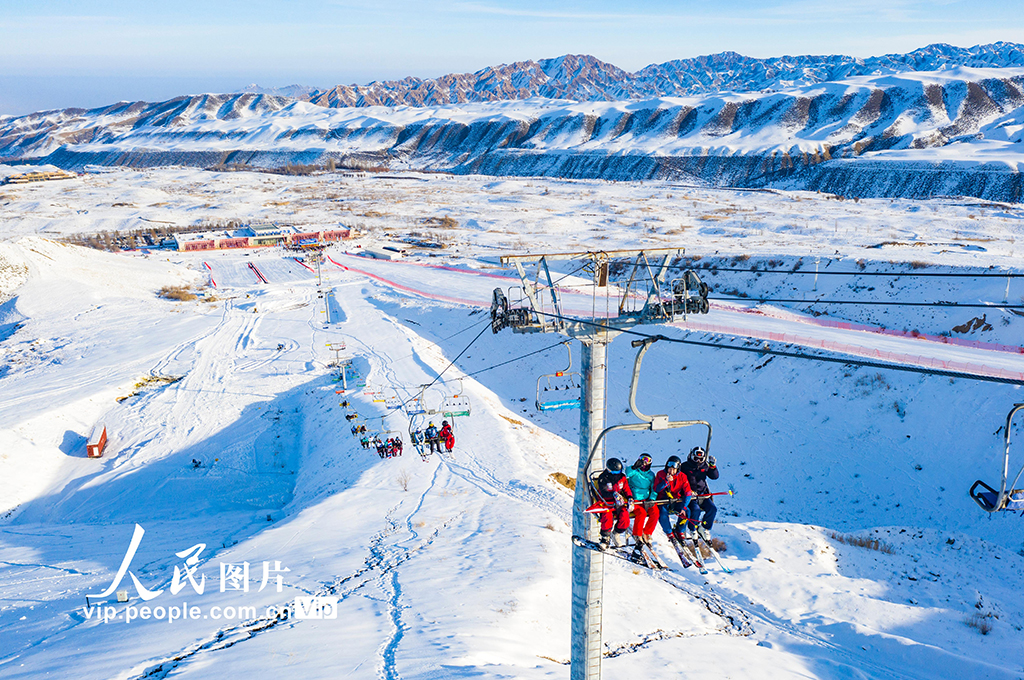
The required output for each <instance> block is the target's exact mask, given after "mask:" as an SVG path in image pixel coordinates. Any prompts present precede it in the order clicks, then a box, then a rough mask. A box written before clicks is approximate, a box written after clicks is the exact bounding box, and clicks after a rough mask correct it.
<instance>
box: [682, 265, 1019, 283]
mask: <svg viewBox="0 0 1024 680" xmlns="http://www.w3.org/2000/svg"><path fill="white" fill-rule="evenodd" d="M666 268H667V269H693V270H694V271H699V272H714V271H719V272H739V273H742V274H802V275H805V276H807V275H818V276H888V277H890V278H903V277H916V276H922V277H940V278H941V277H945V278H968V279H989V278H990V279H1007V278H1009V279H1024V274H1015V273H1012V272H1004V273H1002V274H998V273H995V272H980V273H977V274H969V273H966V272H849V271H846V272H830V271H818V272H814V271H810V270H807V269H799V270H795V271H794V270H790V269H741V268H739V267H716V266H710V267H700V266H697V265H696V263H691V264H688V265H682V264H670V265H666Z"/></svg>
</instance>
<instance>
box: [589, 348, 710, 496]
mask: <svg viewBox="0 0 1024 680" xmlns="http://www.w3.org/2000/svg"><path fill="white" fill-rule="evenodd" d="M660 339H661V336H654V337H649V338H644V339H642V340H634V341H633V343H632V345H633V347H639V348H640V349H639V351H638V352H637V354H636V359H635V360H634V361H633V378H632V380H631V381H630V384H629V410H630V411H632V412H633V415H634V416H636V418H637V419H638V420H639V421H640V422H637V423H625V424H623V425H612V426H611V427H606V428H605V429H604V430H602V431H601V434H599V435H598V436H597V439H596V440H594V446H593V447H592V448H591V449H590V454H589V455H588V456H587V462H586V464H585V465H584V466H583V470H584V474H585V477H586V478H587V479H588V480H589V481H590V491H591V494H592V496H593V498H594V499H595V500H596V499H598V498H600V496H599V495H597V494H596V483H595V482H596V478H597V476H598V475H599V474H600V472H601V470H597V471H591V469H590V468H591V464H592V463H593V461H594V456H595V454H596V453H597V451H598V450H599V449H600V447H601V443H602V442H603V441H604V439H605V437H606V436H607V435H608V434H609V433H610V432H615V431H619V430H633V431H646V430H672V429H676V428H682V427H691V426H694V425H703V426H704V427H706V428H707V429H708V438H707V441H706V442H705V444H704V450H705V451H707V452H708V453H710V452H711V423H709V422H707V421H706V420H669V419H668V416H667V415H655V416H649V415H646V414H644V413H641V412H640V411H639V409H637V406H636V388H637V383H638V382H639V379H640V364H641V363H642V362H643V359H644V354H646V353H647V349H648V348H649V347H650V346H651V345H652V344H654V343H655V342H657V341H658V340H660Z"/></svg>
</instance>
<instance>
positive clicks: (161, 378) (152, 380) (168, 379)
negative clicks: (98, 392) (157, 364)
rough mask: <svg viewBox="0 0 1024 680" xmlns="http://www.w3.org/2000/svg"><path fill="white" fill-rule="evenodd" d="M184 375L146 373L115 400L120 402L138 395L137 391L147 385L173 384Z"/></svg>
mask: <svg viewBox="0 0 1024 680" xmlns="http://www.w3.org/2000/svg"><path fill="white" fill-rule="evenodd" d="M184 377H185V376H183V375H148V376H146V377H145V378H143V379H142V380H140V381H139V382H137V383H135V385H134V386H132V391H131V392H130V393H129V394H126V395H124V396H123V397H117V399H116V400H115V401H117V402H118V403H121V402H122V401H124V400H125V399H131V398H132V397H136V396H138V395H139V392H141V391H142V390H144V389H146V388H147V387H153V386H156V385H173V384H174V383H176V382H178V381H179V380H181V379H182V378H184Z"/></svg>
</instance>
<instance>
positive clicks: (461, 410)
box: [439, 378, 472, 418]
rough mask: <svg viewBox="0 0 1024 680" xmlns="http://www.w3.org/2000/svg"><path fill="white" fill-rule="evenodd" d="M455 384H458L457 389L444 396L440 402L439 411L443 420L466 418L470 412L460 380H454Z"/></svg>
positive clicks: (470, 408)
mask: <svg viewBox="0 0 1024 680" xmlns="http://www.w3.org/2000/svg"><path fill="white" fill-rule="evenodd" d="M456 382H458V383H459V389H458V390H456V391H455V392H454V393H452V394H446V395H445V397H444V399H443V400H442V401H441V408H440V409H439V410H440V411H441V413H442V414H443V415H444V417H445V418H457V417H460V416H468V415H469V414H470V412H471V411H472V407H471V405H470V403H469V397H468V396H467V395H466V393H465V392H464V391H463V386H462V378H456Z"/></svg>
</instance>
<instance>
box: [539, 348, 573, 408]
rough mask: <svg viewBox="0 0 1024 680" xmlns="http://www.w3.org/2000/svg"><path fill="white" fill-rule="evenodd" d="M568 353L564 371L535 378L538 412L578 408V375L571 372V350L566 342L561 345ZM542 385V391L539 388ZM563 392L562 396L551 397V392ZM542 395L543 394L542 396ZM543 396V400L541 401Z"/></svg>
mask: <svg viewBox="0 0 1024 680" xmlns="http://www.w3.org/2000/svg"><path fill="white" fill-rule="evenodd" d="M562 344H564V345H565V348H566V349H567V350H568V351H569V366H568V367H567V368H566V369H565V370H564V371H558V372H556V373H545V374H543V375H541V376H540V377H539V378H537V401H536V406H537V410H538V411H561V410H564V409H570V408H579V407H580V380H581V377H580V374H579V373H577V372H571V371H572V348H571V347H570V346H569V343H568V342H565V343H562ZM542 384H543V389H541V386H542ZM562 390H564V391H565V394H564V395H558V394H555V395H551V394H549V393H551V392H556V393H557V392H559V391H562ZM542 393H543V394H542ZM542 396H543V400H542Z"/></svg>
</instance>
